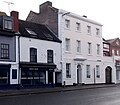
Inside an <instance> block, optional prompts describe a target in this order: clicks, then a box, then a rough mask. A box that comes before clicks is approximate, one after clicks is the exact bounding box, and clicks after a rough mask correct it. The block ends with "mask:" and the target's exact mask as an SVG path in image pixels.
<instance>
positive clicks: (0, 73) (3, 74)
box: [0, 67, 10, 85]
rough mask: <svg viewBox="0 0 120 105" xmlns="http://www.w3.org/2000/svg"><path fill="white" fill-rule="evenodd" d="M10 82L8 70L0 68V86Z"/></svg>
mask: <svg viewBox="0 0 120 105" xmlns="http://www.w3.org/2000/svg"><path fill="white" fill-rule="evenodd" d="M9 82H10V68H8V67H0V85H7V84H9Z"/></svg>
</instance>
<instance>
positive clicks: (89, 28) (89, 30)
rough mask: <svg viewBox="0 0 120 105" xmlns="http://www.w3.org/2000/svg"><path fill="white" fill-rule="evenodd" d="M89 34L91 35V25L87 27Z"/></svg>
mask: <svg viewBox="0 0 120 105" xmlns="http://www.w3.org/2000/svg"><path fill="white" fill-rule="evenodd" d="M87 33H88V34H91V26H89V25H88V26H87Z"/></svg>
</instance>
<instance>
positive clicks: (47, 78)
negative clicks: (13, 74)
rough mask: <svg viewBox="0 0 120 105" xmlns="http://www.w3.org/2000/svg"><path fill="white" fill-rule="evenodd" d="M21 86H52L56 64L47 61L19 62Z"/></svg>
mask: <svg viewBox="0 0 120 105" xmlns="http://www.w3.org/2000/svg"><path fill="white" fill-rule="evenodd" d="M20 68H21V85H22V86H48V85H49V86H50V85H51V86H53V85H54V82H53V81H54V77H53V73H54V69H55V68H56V65H54V64H49V63H21V64H20Z"/></svg>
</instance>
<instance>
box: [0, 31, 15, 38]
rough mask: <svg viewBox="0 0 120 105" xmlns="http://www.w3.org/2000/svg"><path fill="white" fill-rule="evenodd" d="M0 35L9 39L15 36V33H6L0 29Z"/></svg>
mask: <svg viewBox="0 0 120 105" xmlns="http://www.w3.org/2000/svg"><path fill="white" fill-rule="evenodd" d="M0 35H1V36H8V37H11V36H15V33H14V32H11V31H6V30H1V29H0Z"/></svg>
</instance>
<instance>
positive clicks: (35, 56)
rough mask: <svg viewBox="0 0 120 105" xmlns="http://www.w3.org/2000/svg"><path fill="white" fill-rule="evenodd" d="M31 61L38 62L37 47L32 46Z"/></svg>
mask: <svg viewBox="0 0 120 105" xmlns="http://www.w3.org/2000/svg"><path fill="white" fill-rule="evenodd" d="M30 62H37V49H36V48H30Z"/></svg>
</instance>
